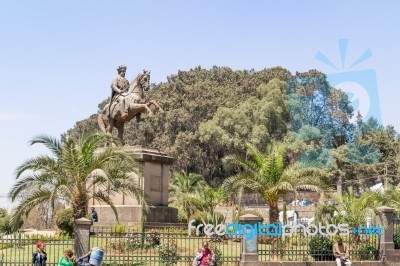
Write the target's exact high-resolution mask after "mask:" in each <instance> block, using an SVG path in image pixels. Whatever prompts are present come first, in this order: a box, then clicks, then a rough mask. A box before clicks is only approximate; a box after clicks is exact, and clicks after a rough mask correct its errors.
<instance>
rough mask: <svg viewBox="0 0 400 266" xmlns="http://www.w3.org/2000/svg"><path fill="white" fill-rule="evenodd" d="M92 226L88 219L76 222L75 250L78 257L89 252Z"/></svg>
mask: <svg viewBox="0 0 400 266" xmlns="http://www.w3.org/2000/svg"><path fill="white" fill-rule="evenodd" d="M91 224H92V221H91V220H88V219H86V218H80V219H77V220H75V228H74V248H75V255H76V257H81V256H82V255H84V254H86V253H88V252H89V248H90V243H89V242H90V241H89V231H90V226H91Z"/></svg>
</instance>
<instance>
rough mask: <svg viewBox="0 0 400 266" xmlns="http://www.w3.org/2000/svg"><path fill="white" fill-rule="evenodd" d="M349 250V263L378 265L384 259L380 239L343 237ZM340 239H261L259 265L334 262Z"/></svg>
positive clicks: (299, 235)
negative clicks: (281, 262)
mask: <svg viewBox="0 0 400 266" xmlns="http://www.w3.org/2000/svg"><path fill="white" fill-rule="evenodd" d="M340 237H341V238H342V239H343V242H344V243H345V244H347V246H348V248H349V256H350V257H349V259H350V260H354V261H365V260H369V261H378V260H380V259H381V253H382V252H381V250H380V246H379V242H380V236H372V235H365V234H362V235H354V234H350V235H348V236H340ZM336 239H337V236H329V235H326V236H322V235H316V236H310V235H304V233H303V231H301V230H297V233H295V234H293V235H291V236H290V237H286V238H285V239H284V240H283V239H282V237H269V236H265V237H260V238H259V241H258V254H259V260H260V261H276V260H279V261H333V260H334V256H333V245H334V244H335V242H336Z"/></svg>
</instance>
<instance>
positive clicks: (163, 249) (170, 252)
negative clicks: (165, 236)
mask: <svg viewBox="0 0 400 266" xmlns="http://www.w3.org/2000/svg"><path fill="white" fill-rule="evenodd" d="M159 255H160V262H161V265H163V266H171V265H176V264H177V263H178V260H180V259H181V257H180V256H179V255H178V247H177V245H176V242H175V241H170V242H169V243H167V244H163V245H161V246H160V248H159Z"/></svg>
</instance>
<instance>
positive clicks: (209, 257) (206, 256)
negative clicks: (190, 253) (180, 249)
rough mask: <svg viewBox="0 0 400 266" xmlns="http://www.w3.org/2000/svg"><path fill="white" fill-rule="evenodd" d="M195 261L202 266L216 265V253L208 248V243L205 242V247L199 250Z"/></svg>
mask: <svg viewBox="0 0 400 266" xmlns="http://www.w3.org/2000/svg"><path fill="white" fill-rule="evenodd" d="M195 260H196V261H197V262H198V263H197V265H200V266H211V265H213V264H214V260H215V257H214V252H213V250H212V249H211V248H209V247H208V242H207V241H204V242H203V247H202V248H199V250H198V251H197V255H196V258H195Z"/></svg>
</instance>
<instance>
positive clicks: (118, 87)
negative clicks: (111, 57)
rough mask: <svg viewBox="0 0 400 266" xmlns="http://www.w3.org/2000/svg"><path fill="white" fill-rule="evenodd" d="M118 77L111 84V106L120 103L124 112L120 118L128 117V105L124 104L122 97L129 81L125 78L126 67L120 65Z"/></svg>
mask: <svg viewBox="0 0 400 266" xmlns="http://www.w3.org/2000/svg"><path fill="white" fill-rule="evenodd" d="M117 71H118V76H116V77H114V78H113V79H112V82H111V90H112V93H111V104H114V103H118V102H122V104H123V106H124V111H123V113H122V114H121V118H125V117H127V116H128V105H127V104H125V97H124V95H122V94H123V93H125V92H127V91H128V89H129V81H128V80H127V79H126V78H125V73H126V66H125V65H120V66H119V67H118V69H117Z"/></svg>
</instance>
